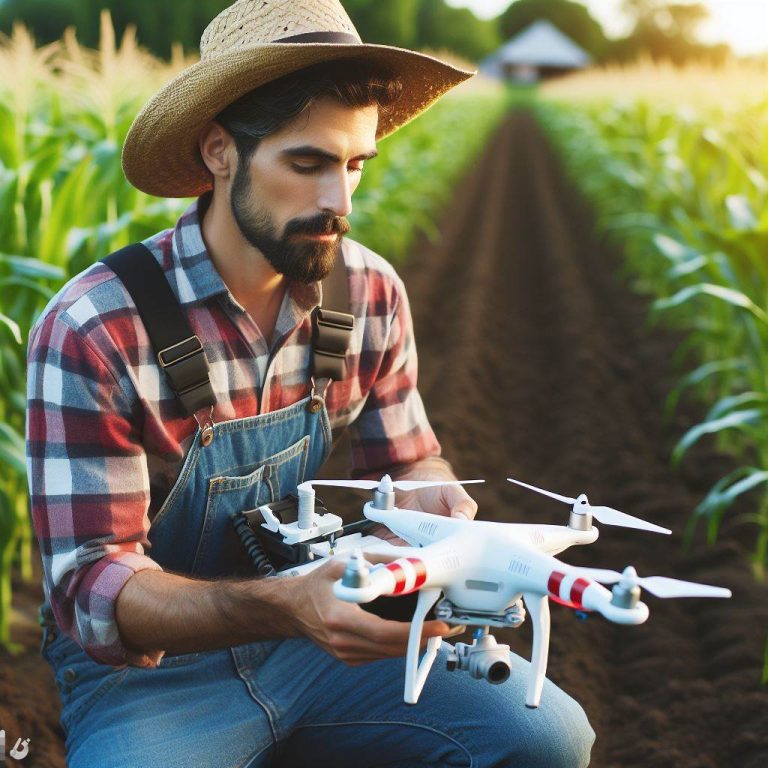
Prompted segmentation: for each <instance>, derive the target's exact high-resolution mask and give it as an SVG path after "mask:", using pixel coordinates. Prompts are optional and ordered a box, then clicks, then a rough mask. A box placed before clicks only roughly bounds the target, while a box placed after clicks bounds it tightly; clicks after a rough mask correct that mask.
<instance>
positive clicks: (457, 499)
mask: <svg viewBox="0 0 768 768" xmlns="http://www.w3.org/2000/svg"><path fill="white" fill-rule="evenodd" d="M445 490H446V496H447V498H446V502H447V504H448V506H449V508H450V510H451V512H450V516H451V517H459V518H462V517H463V518H466V519H467V520H474V519H475V515H476V514H477V502H476V501H475V500H474V499H473V498H472V497H471V496H470V495H469V494H468V493H467V492H466V491H465V490H464V488H462V487H461V486H460V485H448V486H445Z"/></svg>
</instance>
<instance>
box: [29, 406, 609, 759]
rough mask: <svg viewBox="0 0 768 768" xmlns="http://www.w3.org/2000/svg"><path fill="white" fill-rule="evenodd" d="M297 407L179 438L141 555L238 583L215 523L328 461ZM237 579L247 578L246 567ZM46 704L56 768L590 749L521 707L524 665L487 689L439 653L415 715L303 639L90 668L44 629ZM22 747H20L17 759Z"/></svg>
mask: <svg viewBox="0 0 768 768" xmlns="http://www.w3.org/2000/svg"><path fill="white" fill-rule="evenodd" d="M309 401H310V399H309V398H305V399H303V400H301V401H300V402H298V403H295V404H294V405H292V406H289V407H287V408H284V409H282V410H279V411H275V412H272V413H265V414H262V415H260V416H255V417H251V418H246V419H238V420H235V421H230V422H225V423H222V424H216V425H215V427H214V438H213V441H212V442H211V444H210V445H208V446H205V447H204V446H203V445H202V442H201V431H200V430H198V432H197V434H196V435H195V438H194V441H193V443H192V447H191V448H190V450H189V453H188V455H187V457H186V459H185V461H184V465H183V468H182V470H181V473H180V475H179V477H178V479H177V482H176V484H175V485H174V487H173V489H172V490H171V493H170V494H169V496H168V498H167V499H166V501H165V503H164V504H163V506H162V507H161V509H160V510H159V512H158V514H157V515H156V517H155V519H154V520H153V522H152V526H151V528H150V531H149V539H150V541H151V543H152V548H151V550H150V552H149V555H150V556H151V557H152V558H153V559H155V560H156V561H157V562H158V563H159V564H160V565H162V566H163V567H164V568H166V569H167V570H169V571H177V572H182V573H186V574H189V575H191V576H193V577H202V578H211V577H217V576H225V575H234V574H243V573H248V572H249V571H248V567H249V566H248V563H247V562H246V561H245V559H244V555H243V551H242V550H243V547H242V544H240V541H239V539H237V538H236V536H235V533H234V528H233V526H232V524H231V522H230V520H229V514H230V513H231V512H237V511H241V510H246V509H252V508H254V507H256V506H258V505H260V504H264V503H267V502H269V501H270V500H276V499H280V498H282V497H284V496H286V495H287V494H289V493H291V492H294V491H295V490H296V486H297V484H298V483H300V482H302V481H303V480H304V479H309V478H312V477H314V476H315V473H316V472H317V470H318V469H319V467H320V466H321V465H322V463H323V462H324V460H325V458H326V457H327V455H328V453H329V452H330V448H331V434H330V426H329V420H328V414H327V412H326V409H325V406H323V407H322V408H321V410H319V411H318V412H316V413H312V412H311V411H310V410H309V409H308V404H309ZM250 572H251V573H252V572H253V571H252V568H251V571H250ZM42 652H43V655H44V656H45V658H46V659H47V660H48V661H49V663H50V664H51V666H52V667H53V670H54V673H55V677H56V683H57V685H58V687H59V691H60V694H61V699H62V705H63V710H62V716H61V722H62V726H63V727H64V729H65V731H66V732H67V761H68V762H67V764H68V766H69V768H106V767H107V766H109V768H198V767H199V768H256V767H257V766H259V767H261V766H268V765H279V766H285V768H300V767H301V766H307V768H309V767H310V766H311V768H324V767H325V766H327V767H328V768H331V767H332V768H344V767H345V766H349V768H365V766H369V765H371V766H372V765H376V766H385V765H388V766H425V765H437V766H448V765H461V766H477V767H480V766H486V765H488V766H490V765H493V766H506V765H509V766H520V768H536V766H541V768H544V767H545V766H546V768H581V767H582V766H586V765H587V763H588V760H589V750H590V747H591V744H592V741H593V739H594V734H593V732H592V730H591V728H590V726H589V723H588V722H587V720H586V717H585V715H584V712H583V711H582V709H581V707H580V706H579V705H578V704H577V703H576V702H575V701H574V700H573V699H572V698H570V697H569V696H567V695H566V694H565V693H563V691H561V690H560V689H559V688H557V687H556V686H555V685H554V684H552V683H551V682H550V681H549V680H546V681H545V684H544V690H543V695H542V704H541V706H540V707H539V709H537V710H530V709H527V708H526V707H525V706H524V697H525V688H526V685H527V673H528V662H527V661H525V660H524V659H521V658H520V657H518V656H515V655H512V663H513V674H512V676H511V677H510V679H509V680H508V681H507V682H506V683H505V684H503V685H494V686H492V685H488V684H487V683H485V682H484V681H476V680H472V679H471V678H470V677H469V676H468V675H467V674H466V673H452V672H448V671H447V670H446V663H445V662H446V658H445V654H446V644H445V643H444V644H443V647H442V649H441V652H440V655H439V656H438V659H437V660H436V662H435V664H434V667H433V670H432V672H431V674H430V677H429V679H428V680H427V683H426V685H425V688H424V691H423V693H422V696H421V698H420V701H419V703H418V705H415V706H411V705H407V704H404V703H403V684H404V674H405V664H404V660H403V659H400V658H396V659H384V660H381V661H377V662H373V663H370V664H365V665H362V666H356V667H351V666H347V665H345V664H343V663H342V662H339V661H338V660H336V659H335V658H334V657H332V656H331V655H329V654H328V653H326V652H325V651H323V650H322V649H321V648H320V647H319V646H317V645H315V644H314V643H312V642H311V641H309V640H308V639H306V638H289V639H285V640H270V641H261V642H253V643H247V644H243V645H239V646H235V647H232V648H226V649H221V650H214V651H202V652H198V653H187V654H182V655H179V656H171V657H168V656H166V657H164V658H163V659H162V660H161V661H160V664H159V665H158V667H157V668H155V669H142V668H138V667H126V668H123V669H115V668H113V667H109V666H106V665H101V664H97V663H96V662H94V661H93V660H91V659H90V657H88V656H87V655H86V654H85V653H84V652H83V651H82V650H81V649H80V648H79V647H78V646H77V645H76V644H75V643H74V642H72V641H71V640H70V639H69V638H67V637H66V636H65V635H63V634H61V633H58V632H56V633H53V632H51V631H50V630H45V635H44V639H43V648H42ZM32 746H34V745H32Z"/></svg>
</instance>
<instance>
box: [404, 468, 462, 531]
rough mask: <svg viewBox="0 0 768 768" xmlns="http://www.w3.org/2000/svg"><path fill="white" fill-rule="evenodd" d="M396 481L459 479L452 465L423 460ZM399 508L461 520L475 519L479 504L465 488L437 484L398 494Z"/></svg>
mask: <svg viewBox="0 0 768 768" xmlns="http://www.w3.org/2000/svg"><path fill="white" fill-rule="evenodd" d="M393 479H397V480H446V481H450V480H458V478H457V477H456V475H454V473H453V470H452V469H451V465H450V464H449V463H448V462H447V461H446V460H445V459H442V458H439V457H433V458H430V459H424V460H423V461H419V462H417V463H416V464H414V465H412V466H411V467H409V468H408V470H407V471H406V472H403V473H398V474H397V476H396V477H395V476H393ZM395 498H396V499H397V502H396V503H397V506H398V507H399V508H400V509H415V510H417V511H420V512H431V513H432V514H433V515H445V516H446V517H459V518H464V519H466V520H474V518H475V515H476V514H477V502H476V501H475V500H474V499H473V498H472V497H471V496H470V495H469V494H468V493H467V491H466V490H465V489H464V486H462V485H437V486H432V487H431V488H420V489H419V490H417V491H398V493H397V495H396V497H395Z"/></svg>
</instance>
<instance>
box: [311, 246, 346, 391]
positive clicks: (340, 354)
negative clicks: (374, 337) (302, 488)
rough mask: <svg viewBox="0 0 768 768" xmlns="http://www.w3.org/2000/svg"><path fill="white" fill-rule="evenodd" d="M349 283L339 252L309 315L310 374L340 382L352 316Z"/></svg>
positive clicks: (316, 377) (343, 373)
mask: <svg viewBox="0 0 768 768" xmlns="http://www.w3.org/2000/svg"><path fill="white" fill-rule="evenodd" d="M349 309H350V303H349V283H348V280H347V268H346V266H345V264H344V256H343V255H342V253H341V251H339V255H338V256H337V257H336V261H335V262H334V263H333V269H332V270H331V272H330V274H329V275H328V276H327V277H326V278H325V280H323V299H322V303H321V306H319V307H316V308H315V310H314V311H313V312H312V375H313V377H314V378H315V379H324V378H328V379H333V380H334V381H341V380H342V379H343V378H344V376H345V374H346V370H345V365H344V360H345V357H346V354H347V350H348V349H349V346H350V344H351V342H352V331H353V330H354V327H355V317H354V315H351V314H349Z"/></svg>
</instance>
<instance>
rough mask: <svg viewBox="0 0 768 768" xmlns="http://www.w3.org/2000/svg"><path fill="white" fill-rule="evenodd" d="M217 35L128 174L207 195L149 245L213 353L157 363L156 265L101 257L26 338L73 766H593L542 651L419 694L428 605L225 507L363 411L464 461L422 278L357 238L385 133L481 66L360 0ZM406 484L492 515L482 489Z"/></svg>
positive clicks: (421, 454)
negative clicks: (199, 367)
mask: <svg viewBox="0 0 768 768" xmlns="http://www.w3.org/2000/svg"><path fill="white" fill-rule="evenodd" d="M201 52H202V60H201V62H200V63H198V64H195V65H194V66H192V67H190V68H189V69H187V70H186V71H184V72H182V73H181V74H180V75H178V76H177V77H176V78H175V79H174V80H173V81H172V82H171V83H170V84H169V85H167V86H166V87H165V88H163V90H162V91H161V92H160V93H159V94H158V95H156V96H155V97H154V98H153V99H152V100H151V101H150V102H149V103H148V104H147V106H146V107H145V108H144V110H143V111H142V112H141V113H140V114H139V116H138V117H137V118H136V120H135V122H134V124H133V126H132V128H131V130H130V133H129V135H128V137H127V140H126V144H125V148H124V153H123V168H124V171H125V174H126V176H127V178H128V179H129V180H130V181H131V183H132V184H134V185H135V186H136V187H138V188H139V189H141V190H143V191H145V192H148V193H150V194H154V195H157V196H161V197H188V196H189V197H196V198H197V199H196V201H195V202H194V203H193V204H192V205H191V206H190V207H189V208H188V210H187V211H186V212H185V213H184V214H183V216H182V217H181V218H180V219H179V220H178V222H177V224H176V226H175V227H174V228H173V229H170V230H167V231H164V232H160V233H158V234H157V235H155V236H153V237H150V238H149V239H147V240H145V241H144V245H145V246H146V247H147V248H148V249H149V252H150V253H151V255H152V256H153V257H154V259H150V261H153V263H156V264H159V265H160V267H161V268H162V271H163V273H164V275H165V278H167V283H168V284H169V285H170V290H171V292H172V296H170V295H169V298H168V301H167V305H168V306H166V307H163V309H168V310H169V311H170V308H171V305H175V306H177V307H178V306H180V307H181V310H180V311H179V314H180V315H183V316H184V317H185V318H186V320H185V321H186V322H188V324H189V326H191V329H192V333H193V334H194V335H196V336H197V337H198V338H199V339H200V340H201V342H202V347H203V348H204V355H202V353H201V351H200V350H199V349H195V348H194V343H193V344H192V347H193V348H192V350H191V351H189V353H188V354H187V352H186V351H185V352H184V354H183V355H181V354H177V352H179V350H182V351H183V350H184V349H185V347H184V346H183V345H181V346H178V345H176V346H170V347H168V348H167V349H165V350H164V353H163V354H161V355H160V356H159V358H158V356H157V355H156V350H154V349H153V341H152V340H151V339H150V336H149V333H148V330H147V327H146V326H145V321H144V320H143V316H140V315H139V312H138V309H137V304H136V302H135V301H134V299H133V298H132V294H133V295H136V296H137V297H138V298H137V301H140V302H141V301H144V299H143V298H142V296H143V295H144V293H145V292H144V291H142V290H141V287H142V286H141V281H140V285H139V288H138V289H137V288H136V286H134V288H133V289H132V290H131V293H129V288H128V284H129V283H130V275H128V276H123V277H124V278H125V279H123V277H118V276H117V275H116V273H115V271H113V269H112V268H111V267H109V266H107V265H106V264H104V263H97V264H96V265H94V266H93V267H91V268H90V269H88V270H86V271H85V272H84V273H82V274H81V275H79V276H77V277H76V278H74V279H73V280H72V281H71V282H69V283H68V284H67V285H66V286H65V287H64V288H63V289H62V291H61V292H60V293H59V294H58V295H57V296H56V297H55V298H54V299H53V300H52V301H51V303H50V304H49V306H48V307H47V308H46V310H45V311H44V313H43V315H42V316H41V318H40V319H39V321H38V323H37V324H36V326H35V328H34V329H33V331H32V333H31V336H30V345H29V417H28V454H29V478H30V489H31V498H32V514H33V519H34V525H35V529H36V532H37V535H38V537H39V540H40V546H41V551H42V556H43V565H44V571H45V579H44V586H45V597H46V600H45V603H44V604H43V606H42V607H41V615H42V621H43V623H44V637H43V648H42V652H43V655H44V656H45V658H46V660H47V661H48V662H49V663H50V664H51V666H52V667H53V670H54V672H55V676H56V682H57V685H58V688H59V691H60V694H61V700H62V707H63V711H62V725H63V727H64V729H65V732H66V737H67V742H66V748H67V758H68V765H69V766H70V768H83V767H85V766H88V767H92V766H97V767H98V766H125V768H136V767H137V766H142V767H147V766H162V767H163V768H171V767H172V766H179V767H180V768H189V767H190V766H206V767H207V766H216V767H217V768H219V767H226V766H262V765H276V764H281V765H286V766H302V765H307V766H309V765H311V766H347V765H348V766H368V765H374V764H375V765H398V766H403V765H425V764H430V765H473V766H491V765H493V766H502V765H503V766H521V767H522V766H525V767H527V768H530V766H548V767H549V768H552V767H554V766H563V768H565V767H566V766H567V768H575V767H576V766H583V765H587V763H588V761H589V751H590V747H591V744H592V740H593V733H592V731H591V729H590V727H589V725H588V723H587V721H586V718H585V716H584V713H583V712H582V710H581V708H580V707H579V706H578V704H576V703H575V702H574V701H573V700H572V699H571V698H569V697H568V696H566V695H565V694H564V693H563V692H562V691H560V690H559V689H557V688H556V687H555V686H554V685H553V684H551V683H549V682H547V684H546V688H545V691H544V695H543V701H542V705H541V707H540V708H539V709H537V710H530V709H526V707H525V706H524V705H523V702H524V690H523V689H524V686H525V683H526V679H527V668H528V665H527V662H526V661H524V660H522V659H520V658H518V657H514V658H513V674H512V676H511V678H510V680H509V681H507V682H506V683H504V684H502V685H496V686H492V685H488V684H486V683H481V682H477V681H474V680H472V679H471V678H470V677H469V676H468V675H465V674H457V673H449V672H447V671H446V665H445V658H442V659H438V661H437V663H436V664H435V666H434V670H433V672H432V674H431V676H430V678H429V680H428V681H427V684H426V687H425V689H424V693H423V695H422V697H421V699H420V702H419V704H418V705H416V706H409V705H406V704H404V703H403V682H404V660H403V656H404V655H405V651H406V644H407V637H408V629H409V625H408V624H407V623H404V622H396V621H390V620H386V619H383V618H379V617H378V616H374V615H372V614H370V613H368V612H366V611H364V610H362V609H361V608H360V607H359V606H354V605H351V604H348V603H343V602H341V601H338V600H336V599H335V598H334V597H333V595H332V591H331V586H332V584H333V582H334V580H336V579H338V578H339V577H340V575H341V572H342V571H343V566H341V565H340V564H338V563H335V562H332V563H328V564H326V565H324V566H322V567H321V568H319V569H318V570H316V571H314V572H313V573H311V574H309V575H305V576H300V577H292V578H288V579H272V578H266V579H257V578H255V577H254V575H252V574H249V575H244V574H243V572H242V571H240V570H238V568H237V567H236V566H235V564H236V563H240V562H241V561H240V559H239V558H240V557H241V556H242V552H241V551H240V550H238V547H237V545H238V544H239V541H238V539H237V538H236V536H235V535H234V534H233V529H232V524H231V520H230V514H231V513H236V512H238V511H241V510H245V509H253V508H254V507H257V506H259V505H261V504H264V503H267V502H269V501H273V500H278V499H280V498H284V497H286V496H287V495H289V494H290V493H292V492H295V490H296V487H297V484H298V483H300V482H302V481H303V480H305V479H310V478H312V477H314V476H315V474H316V473H317V471H318V470H319V468H320V467H321V466H322V464H323V462H324V460H325V459H326V457H327V456H328V454H329V453H330V451H331V448H332V445H333V442H334V441H335V440H336V439H337V438H338V436H339V435H340V434H341V432H342V431H343V430H344V429H346V428H348V429H349V434H350V439H351V447H352V468H351V469H352V474H353V476H355V477H361V476H367V477H375V478H379V477H381V475H382V474H383V473H385V472H389V473H392V474H393V475H394V476H396V477H409V478H422V479H426V478H429V479H443V478H445V479H455V478H454V475H453V473H452V471H451V468H450V465H449V464H448V463H447V462H446V461H444V460H443V459H441V458H440V446H439V444H438V442H437V440H436V438H435V435H434V434H433V432H432V429H431V428H430V425H429V423H428V421H427V418H426V415H425V413H424V409H423V405H422V402H421V399H420V397H419V394H418V391H417V389H416V367H417V366H416V350H415V347H414V339H413V328H412V323H411V316H410V312H409V305H408V301H407V298H406V293H405V290H404V287H403V284H402V282H401V280H400V279H399V278H398V276H397V275H396V274H395V272H394V270H393V269H392V267H391V266H389V264H388V263H387V262H386V261H384V260H383V259H382V258H381V257H379V256H377V255H376V254H374V253H372V252H371V251H369V250H367V249H366V248H364V247H363V246H362V245H359V244H357V243H355V242H353V241H352V240H349V239H344V238H343V235H344V234H345V233H346V232H347V230H348V228H349V225H348V224H347V222H346V217H347V216H348V215H349V213H350V212H351V210H352V205H351V197H352V194H353V192H354V191H355V189H356V187H357V186H358V184H359V182H360V175H361V173H362V171H363V166H364V164H365V163H366V162H368V161H369V160H371V159H372V158H373V157H374V156H375V154H376V141H377V139H380V138H382V137H384V136H385V135H387V134H390V133H392V132H393V131H395V130H396V129H397V128H398V127H400V126H401V125H403V124H404V123H406V122H408V121H409V120H411V119H413V118H414V117H416V116H417V115H418V114H419V113H420V112H422V111H423V110H424V109H426V108H427V107H428V106H429V105H431V104H432V103H433V102H434V101H435V100H437V99H438V98H439V97H440V96H441V95H442V94H443V93H445V92H446V91H447V90H449V89H450V88H452V87H453V86H455V85H457V84H458V83H460V82H461V81H463V80H465V79H466V78H467V77H468V76H469V75H470V73H467V72H464V71H462V70H459V69H456V68H454V67H452V66H449V65H448V64H445V63H443V62H440V61H438V60H436V59H433V58H430V57H428V56H424V55H421V54H417V53H414V52H411V51H404V50H400V49H396V48H390V47H387V46H375V45H364V44H362V43H361V42H360V39H359V37H358V35H357V33H356V31H355V29H354V27H353V25H352V23H351V22H350V20H349V18H348V17H347V15H346V13H345V12H344V10H343V8H342V7H341V6H340V5H339V3H338V0H240V1H239V2H237V3H235V4H234V5H233V6H231V7H230V8H228V9H226V10H225V11H223V12H222V13H221V14H220V15H219V16H218V17H217V18H216V19H214V21H213V22H212V23H211V24H210V25H209V27H208V28H207V30H206V31H205V33H204V35H203V38H202V41H201ZM424 172H425V173H429V168H428V167H425V168H424ZM468 257H469V254H468ZM136 264H137V265H138V261H137V262H136ZM334 265H336V266H337V267H338V266H339V265H341V269H342V274H343V275H344V283H345V284H346V286H347V289H348V309H347V311H348V312H349V313H351V314H352V315H353V316H354V330H353V333H352V334H351V341H350V346H349V347H348V349H347V353H346V370H345V371H344V373H343V375H341V374H339V377H338V378H334V377H332V376H329V375H327V373H326V374H325V375H319V376H313V375H312V371H313V370H314V369H313V368H312V365H313V362H312V360H313V358H312V355H313V354H315V353H314V351H313V344H314V341H313V323H315V322H316V316H315V313H314V312H313V310H315V308H316V307H317V306H318V304H321V302H322V298H323V297H322V296H321V292H322V289H321V281H323V280H324V278H328V277H329V275H330V274H332V273H333V271H334ZM136 269H138V266H137V267H136ZM142 274H143V273H142ZM142 280H144V278H142ZM322 285H323V286H325V282H323V283H322ZM146 288H147V290H146V292H147V293H149V292H150V281H149V280H147V281H146ZM152 290H154V289H152ZM169 324H170V321H169ZM161 330H162V329H161ZM315 330H316V329H315ZM203 358H204V359H206V360H207V361H208V364H209V366H210V376H209V378H206V379H205V380H204V381H201V382H199V383H195V385H194V386H193V387H192V388H191V389H192V394H190V392H189V391H186V392H183V391H182V390H189V389H190V388H189V387H177V386H176V385H175V384H174V378H173V376H172V375H171V374H169V372H168V370H167V369H168V368H171V369H172V370H173V368H174V367H175V366H176V364H177V363H178V362H179V361H180V360H182V359H183V360H196V361H198V362H199V360H200V359H203ZM158 360H162V362H163V366H162V367H161V365H159V364H158ZM315 362H316V361H315ZM190 364H191V363H190ZM196 364H197V363H195V365H196ZM321 370H324V369H322V368H321ZM204 372H205V369H204ZM205 375H206V376H208V374H207V373H206V374H205ZM176 383H178V382H176ZM198 406H199V407H198ZM401 501H402V502H405V503H407V504H408V506H410V507H413V508H416V509H423V510H426V511H428V512H432V513H435V514H438V515H465V516H468V517H472V516H474V514H475V512H476V509H477V505H476V504H475V502H474V501H473V500H472V499H471V498H470V497H469V496H468V495H467V493H466V492H465V491H464V490H463V489H462V488H461V487H459V486H449V487H442V488H440V489H428V490H422V491H419V492H413V493H411V494H409V495H408V496H407V497H403V498H401ZM240 549H242V546H241V547H240ZM451 632H452V630H451V628H450V627H449V626H448V625H446V624H444V623H442V622H439V621H431V622H427V624H426V625H425V635H426V636H435V635H441V636H445V635H448V634H450V633H451ZM444 647H445V646H444ZM441 653H442V655H443V657H444V656H445V650H443V651H442V652H441Z"/></svg>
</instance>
